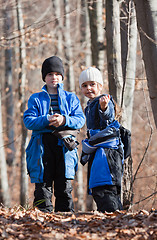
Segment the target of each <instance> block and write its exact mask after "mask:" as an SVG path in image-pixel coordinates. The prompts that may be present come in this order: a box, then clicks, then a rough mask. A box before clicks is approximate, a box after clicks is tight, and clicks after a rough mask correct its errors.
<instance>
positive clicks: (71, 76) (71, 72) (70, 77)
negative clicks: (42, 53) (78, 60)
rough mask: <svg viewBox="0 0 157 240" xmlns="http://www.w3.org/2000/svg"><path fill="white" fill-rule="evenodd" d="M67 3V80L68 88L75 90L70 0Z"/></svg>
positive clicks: (66, 0) (65, 2) (65, 1)
mask: <svg viewBox="0 0 157 240" xmlns="http://www.w3.org/2000/svg"><path fill="white" fill-rule="evenodd" d="M64 4H65V6H64V7H65V31H64V36H65V54H66V61H67V66H68V67H67V74H66V75H67V81H68V83H69V86H68V90H69V91H75V77H74V68H73V51H72V40H71V33H70V32H71V31H70V30H71V27H70V3H69V0H64Z"/></svg>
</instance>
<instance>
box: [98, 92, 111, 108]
mask: <svg viewBox="0 0 157 240" xmlns="http://www.w3.org/2000/svg"><path fill="white" fill-rule="evenodd" d="M109 101H110V95H107V96H103V97H101V98H99V104H100V108H101V110H102V111H103V112H104V111H105V110H106V108H107V106H108V103H109Z"/></svg>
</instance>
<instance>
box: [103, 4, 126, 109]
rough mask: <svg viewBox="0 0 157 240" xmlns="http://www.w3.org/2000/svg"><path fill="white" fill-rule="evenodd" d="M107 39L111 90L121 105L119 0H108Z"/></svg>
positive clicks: (121, 76)
mask: <svg viewBox="0 0 157 240" xmlns="http://www.w3.org/2000/svg"><path fill="white" fill-rule="evenodd" d="M106 39H107V65H108V81H109V91H110V94H111V95H112V96H113V98H114V99H115V101H116V102H117V104H118V105H119V106H120V105H121V99H122V89H123V74H122V65H121V38H120V10H119V1H118V0H106Z"/></svg>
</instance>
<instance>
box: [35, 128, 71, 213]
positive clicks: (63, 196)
mask: <svg viewBox="0 0 157 240" xmlns="http://www.w3.org/2000/svg"><path fill="white" fill-rule="evenodd" d="M57 144H58V139H57V137H55V136H54V135H53V134H52V133H44V134H43V145H44V155H43V165H44V183H36V184H35V191H34V197H35V198H34V205H35V206H37V207H38V208H39V209H40V210H41V211H44V212H52V210H53V206H52V194H53V189H54V196H55V212H58V211H60V212H69V211H71V212H73V211H74V207H73V199H72V195H71V192H72V185H71V180H69V179H66V178H65V163H64V157H63V150H62V147H61V146H58V145H57Z"/></svg>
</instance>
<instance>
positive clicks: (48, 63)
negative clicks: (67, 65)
mask: <svg viewBox="0 0 157 240" xmlns="http://www.w3.org/2000/svg"><path fill="white" fill-rule="evenodd" d="M50 72H57V73H60V74H61V75H62V77H63V79H64V67H63V63H62V60H61V59H60V58H59V57H56V56H52V57H49V58H47V59H45V61H44V62H43V64H42V68H41V73H42V79H43V81H45V77H46V75H47V74H48V73H50Z"/></svg>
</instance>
